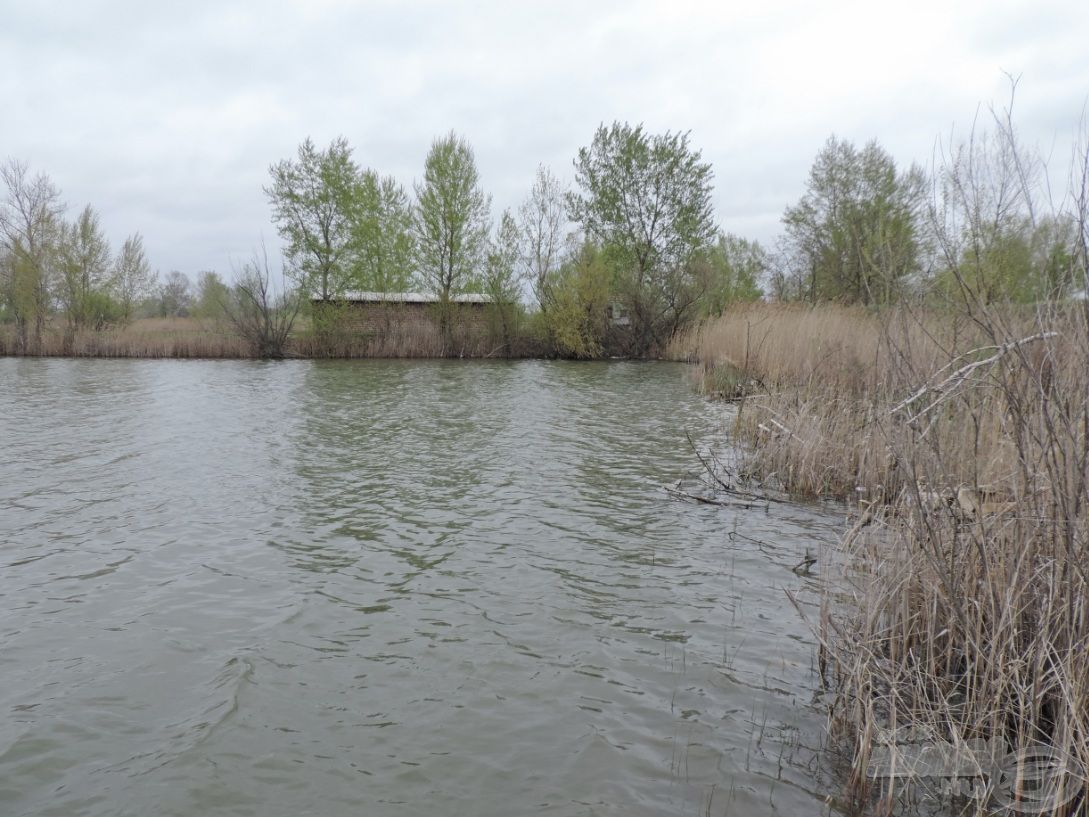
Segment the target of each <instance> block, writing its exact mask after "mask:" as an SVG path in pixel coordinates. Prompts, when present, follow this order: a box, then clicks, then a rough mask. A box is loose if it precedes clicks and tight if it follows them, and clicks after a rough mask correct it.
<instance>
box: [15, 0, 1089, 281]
mask: <svg viewBox="0 0 1089 817" xmlns="http://www.w3.org/2000/svg"><path fill="white" fill-rule="evenodd" d="M0 12H2V14H3V19H4V20H5V26H4V29H3V30H2V31H0V110H3V111H4V115H3V122H4V127H3V128H0V160H5V159H8V158H14V159H19V160H23V161H27V162H29V163H30V165H31V168H32V170H33V171H41V172H44V173H46V174H48V175H49V176H50V178H51V179H52V180H53V181H54V183H55V184H56V185H57V186H58V187H59V188H60V189H61V191H62V193H63V197H64V200H65V201H66V202H67V204H68V205H69V208H70V214H72V215H74V213H75V212H76V211H78V209H80V208H82V207H83V205H84V204H87V203H89V204H91V205H92V206H93V207H94V208H95V209H96V210H97V211H98V212H99V214H100V215H101V218H102V223H103V227H104V229H105V230H106V232H107V235H108V237H109V238H110V240H111V243H112V244H113V246H114V247H117V246H119V245H120V243H121V241H123V240H124V238H125V236H126V235H128V234H129V233H132V232H136V231H139V232H140V233H141V234H142V235H143V236H144V243H145V248H146V251H147V253H148V257H149V259H150V261H151V263H152V265H153V267H155V268H157V269H159V270H161V271H162V272H164V273H165V272H166V271H168V270H179V271H181V272H184V273H186V274H187V275H189V276H190V277H195V275H196V273H197V272H199V271H201V270H206V269H215V270H218V271H220V272H221V273H227V272H229V270H230V266H231V263H232V260H233V261H235V262H237V261H239V260H241V259H244V258H245V257H248V256H249V254H250V253H251V252H252V251H253V249H254V248H255V247H257V246H258V245H259V244H260V242H261V241H262V240H263V241H264V242H265V243H266V244H267V245H268V246H269V247H270V248H276V247H278V246H279V238H278V236H277V235H276V231H275V228H274V227H273V225H272V224H271V221H270V218H269V207H268V203H267V200H266V198H265V195H264V193H263V191H262V187H263V186H264V185H265V184H267V180H268V168H269V165H270V164H272V163H274V162H276V161H279V160H280V159H283V158H288V157H291V156H293V155H294V154H295V151H296V148H297V146H298V144H299V143H300V142H301V141H302V140H303V139H305V138H307V137H309V138H312V139H313V140H314V141H315V142H316V143H317V144H318V145H321V146H324V145H326V144H328V143H329V142H330V141H331V140H332V139H333V138H335V137H337V136H344V137H345V138H347V139H348V140H349V142H350V143H351V144H352V146H353V148H354V151H355V158H356V160H357V161H358V162H359V164H360V165H361V166H366V167H373V168H375V169H376V170H378V171H379V172H381V173H384V174H390V175H393V176H395V177H396V178H397V179H398V180H399V181H400V182H401V183H402V184H404V185H405V186H406V188H408V189H409V190H411V184H412V182H413V180H414V179H415V178H417V177H418V176H419V175H420V173H421V172H422V168H423V162H424V157H425V155H426V153H427V150H428V147H429V146H430V144H431V142H432V140H433V139H434V138H436V137H437V136H440V135H443V134H445V133H447V132H449V131H450V130H454V131H455V132H457V133H458V134H459V135H461V136H464V137H465V138H466V139H468V140H469V142H470V144H472V146H473V148H474V150H475V153H476V158H477V163H478V167H479V170H480V175H481V181H482V184H483V186H484V188H485V189H486V190H487V191H488V192H490V193H491V194H492V195H493V216H498V214H499V212H500V211H501V210H502V209H503V208H504V207H516V206H517V205H518V203H519V202H520V201H521V200H522V198H523V197H524V196H525V195H526V193H527V192H528V189H529V187H530V185H531V184H532V180H533V174H534V172H535V170H536V168H537V165H538V164H545V165H547V166H549V167H550V168H551V169H552V170H553V171H554V172H555V173H556V174H557V175H558V176H559V177H560V178H561V179H565V180H570V178H571V177H572V172H571V161H572V159H573V158H574V156H575V153H576V151H577V150H578V148H579V147H581V146H583V145H586V144H588V143H589V141H590V139H591V138H592V136H593V133H594V130H595V129H596V128H597V126H598V125H599V124H601V123H610V122H612V121H614V120H619V121H627V122H631V123H633V124H634V123H640V122H641V123H643V124H644V125H645V127H646V128H647V130H648V131H651V132H661V131H665V130H671V131H689V132H690V133H691V136H690V140H691V144H692V146H693V147H695V148H697V149H699V150H701V151H702V153H703V157H704V159H705V160H707V161H709V162H711V164H712V166H713V167H714V170H715V190H714V204H715V212H716V217H717V220H718V222H719V224H720V226H721V227H722V228H723V229H725V230H727V231H730V232H733V233H737V234H739V235H742V236H745V237H748V238H753V239H758V240H760V241H762V242H764V243H769V242H771V241H772V240H773V239H774V238H775V236H776V235H777V234H778V233H779V232H780V224H779V219H780V216H781V215H782V212H783V210H784V208H786V207H787V206H789V205H790V204H792V203H794V202H795V201H797V199H798V197H799V196H800V195H801V194H802V192H803V189H804V185H805V180H806V175H807V173H808V170H809V166H810V164H811V163H812V161H813V158H814V156H815V155H816V153H817V151H818V150H819V149H820V147H821V146H822V145H823V144H824V142H825V141H826V140H827V139H828V137H829V136H831V135H833V134H835V135H836V136H838V137H840V138H844V139H848V140H851V141H853V142H855V143H857V144H862V143H864V142H866V141H869V140H870V139H876V140H877V141H878V142H879V143H880V144H881V145H882V146H883V147H884V148H885V149H886V150H888V151H889V152H890V153H891V154H892V155H893V156H894V157H895V158H896V160H897V161H898V163H900V164H901V165H907V164H909V163H911V162H912V161H916V162H919V163H921V164H923V165H926V164H927V163H928V162H929V160H930V158H931V155H932V153H933V151H934V149H935V146H936V144H937V143H938V142H939V140H943V139H946V138H948V136H949V134H950V132H951V130H953V129H955V131H956V133H961V134H963V133H966V132H967V130H968V129H969V128H970V127H971V124H972V120H973V117H975V116H976V115H977V113H978V112H979V111H980V110H981V109H982V110H983V112H984V115H985V112H986V106H987V105H988V104H994V105H998V106H1001V105H1003V104H1005V103H1006V101H1007V99H1008V94H1009V80H1008V77H1007V74H1009V75H1013V76H1018V77H1020V84H1019V86H1018V91H1017V102H1016V113H1017V123H1018V127H1019V129H1020V132H1021V134H1022V136H1023V137H1024V139H1025V141H1026V143H1028V144H1030V145H1035V146H1037V147H1039V149H1040V150H1041V152H1043V153H1044V154H1052V155H1053V160H1054V161H1055V163H1056V164H1060V165H1061V164H1062V163H1063V162H1064V161H1065V160H1066V155H1065V153H1066V151H1068V150H1069V145H1070V143H1071V142H1072V141H1073V138H1074V136H1075V133H1076V130H1077V128H1078V126H1079V121H1081V120H1082V115H1083V112H1084V110H1085V105H1086V98H1087V95H1089V56H1087V55H1089V52H1087V51H1086V50H1085V48H1084V42H1083V41H1084V35H1085V34H1086V33H1089V5H1087V4H1079V3H1075V2H1054V1H1052V2H1043V3H1038V4H1035V5H1033V6H1031V7H1030V6H1028V5H1027V4H1025V3H1015V2H997V3H994V2H976V1H975V0H973V2H965V3H957V4H955V8H954V7H953V4H943V3H939V2H935V1H934V0H925V2H920V3H917V4H915V5H913V6H912V7H911V9H910V10H909V9H908V8H907V7H906V6H901V7H899V8H893V7H891V6H890V7H883V6H881V5H880V4H874V3H866V2H854V1H853V0H852V2H838V3H834V4H832V3H829V4H820V5H815V4H805V3H789V2H772V3H768V4H764V5H762V6H760V7H759V8H757V7H756V6H753V5H747V6H744V7H742V6H739V5H735V4H732V3H710V2H693V1H692V0H685V1H684V2H669V3H665V2H626V3H625V2H614V1H613V0H610V1H609V2H601V3H594V4H589V3H581V4H579V3H574V2H569V0H561V1H560V2H553V3H547V4H546V3H540V2H533V3H525V4H512V3H506V4H504V3H496V2H479V3H462V2H458V3H444V2H438V0H428V2H416V3H411V4H405V3H395V2H367V3H353V2H338V1H337V0H323V2H308V3H301V2H300V3H285V4H277V5H276V6H275V7H272V6H271V5H268V6H267V7H266V4H257V3H247V2H226V3H213V2H194V3H189V4H186V5H185V6H184V8H182V7H177V8H175V7H174V6H170V7H162V8H160V7H159V6H158V4H138V3H131V2H115V1H111V0H89V2H84V3H80V4H62V3H59V2H56V3H49V2H44V3H38V4H34V5H33V6H32V5H31V4H27V3H21V2H8V0H0Z"/></svg>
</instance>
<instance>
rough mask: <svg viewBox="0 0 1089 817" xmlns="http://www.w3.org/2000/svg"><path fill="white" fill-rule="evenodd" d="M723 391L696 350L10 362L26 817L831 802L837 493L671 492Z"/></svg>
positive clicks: (0, 496)
mask: <svg viewBox="0 0 1089 817" xmlns="http://www.w3.org/2000/svg"><path fill="white" fill-rule="evenodd" d="M723 411H725V409H723V408H722V407H721V406H716V405H714V404H711V403H708V402H706V401H703V400H701V399H699V398H698V397H696V396H695V395H693V394H692V393H691V392H690V389H689V385H688V383H687V381H686V372H685V370H684V368H683V367H681V366H678V365H673V364H654V363H609V364H604V363H603V364H570V363H551V362H534V361H526V362H517V363H511V362H496V363H482V362H474V363H464V362H454V361H442V362H392V361H391V362H386V361H366V362H351V363H335V362H329V363H318V362H290V363H283V364H262V363H252V362H182V361H106V360H85V361H68V360H12V359H4V360H0V432H2V437H0V439H3V441H4V456H3V459H2V460H0V508H2V516H0V603H2V605H3V611H4V617H3V620H2V623H0V634H2V635H0V646H2V649H0V673H2V675H0V677H2V678H3V681H4V683H3V684H2V685H0V712H2V713H3V717H2V719H0V724H2V731H0V814H8V813H10V814H34V815H52V814H57V815H62V814H63V815H71V814H84V815H147V814H164V815H191V814H225V815H226V814H230V815H236V814H237V815H299V814H316V815H339V814H348V813H356V814H368V815H372V814H373V815H418V814H431V813H438V814H472V815H511V814H530V813H542V814H550V815H591V814H592V815H606V814H615V815H659V814H692V815H706V814H711V815H723V814H786V815H795V814H816V813H820V811H821V808H822V799H823V798H822V795H821V792H820V786H819V784H818V783H817V782H816V781H815V773H816V772H815V767H816V761H815V759H814V755H813V749H814V748H815V747H816V746H817V745H818V743H819V741H820V735H821V729H822V726H823V718H822V715H821V713H820V711H819V708H818V707H815V706H813V705H812V703H811V701H812V699H813V696H814V693H815V687H816V678H815V674H814V670H813V666H812V665H813V652H814V651H813V646H812V642H811V639H810V638H809V636H808V634H807V632H806V630H805V627H804V625H803V624H802V622H801V621H800V620H799V618H798V615H797V613H796V612H795V611H794V610H793V608H792V607H791V606H790V604H789V603H788V601H787V598H786V594H785V592H784V590H787V589H789V590H791V591H792V592H794V593H796V594H797V595H798V596H799V598H800V600H801V601H802V603H803V604H813V603H814V602H815V599H816V592H817V589H816V586H815V584H814V581H815V580H814V579H813V578H809V577H799V576H796V575H794V574H793V573H791V571H790V570H789V568H790V566H791V565H793V564H795V563H796V562H797V561H798V559H799V558H800V554H801V553H803V552H804V550H805V549H806V547H810V548H812V547H814V546H815V543H817V542H819V541H822V540H828V539H830V538H831V536H832V531H833V530H834V527H835V523H836V520H835V518H833V517H830V516H828V515H822V514H821V513H819V512H818V511H815V510H812V509H806V508H796V507H786V506H784V507H773V508H770V509H767V510H764V509H760V510H747V511H745V510H735V509H726V508H717V507H709V506H701V507H696V506H692V505H686V504H681V503H678V502H676V501H674V500H671V499H670V498H669V497H668V495H667V494H666V493H665V492H664V491H663V490H662V489H661V486H662V485H663V484H664V483H667V482H671V481H673V480H674V479H676V478H678V477H680V476H682V475H683V474H684V473H685V472H687V471H690V470H691V468H692V460H691V454H690V452H689V451H688V448H687V443H686V441H685V438H684V432H685V430H686V429H687V430H688V431H690V432H691V433H692V434H693V436H694V437H696V438H703V439H708V438H710V437H711V436H712V435H716V434H720V433H721V431H722V428H723V425H724V421H725V417H724V415H723ZM731 531H737V532H743V533H744V534H745V535H744V536H736V535H735V536H731V535H730V533H731ZM752 539H757V540H759V541H760V542H761V543H763V544H762V546H761V547H757V546H755V545H754V544H753V543H752Z"/></svg>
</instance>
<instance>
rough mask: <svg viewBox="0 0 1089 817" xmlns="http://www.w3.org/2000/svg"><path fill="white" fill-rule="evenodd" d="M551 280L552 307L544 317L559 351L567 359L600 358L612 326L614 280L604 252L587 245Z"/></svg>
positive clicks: (561, 267)
mask: <svg viewBox="0 0 1089 817" xmlns="http://www.w3.org/2000/svg"><path fill="white" fill-rule="evenodd" d="M551 277H552V281H551V282H550V283H549V292H550V299H551V308H550V309H549V310H548V312H547V313H545V314H544V316H543V317H544V321H545V326H546V328H547V332H548V335H549V337H550V339H551V342H552V345H553V347H554V348H555V350H556V352H557V353H558V354H560V355H562V356H564V357H574V358H596V357H600V356H601V355H602V354H603V353H604V351H605V342H606V335H607V332H608V327H609V320H608V308H609V299H610V292H611V286H610V284H611V281H612V277H613V271H612V269H611V267H610V265H609V263H608V261H607V259H606V257H605V253H604V252H603V251H602V250H601V249H600V248H599V247H597V246H596V245H595V244H593V243H592V242H589V241H588V242H585V243H583V245H582V246H581V247H580V248H579V249H578V250H577V251H575V252H574V253H573V255H572V256H571V257H570V258H568V260H567V261H565V262H564V263H563V264H561V265H560V267H559V269H558V270H557V271H556V272H555V273H553V274H552V276H551Z"/></svg>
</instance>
